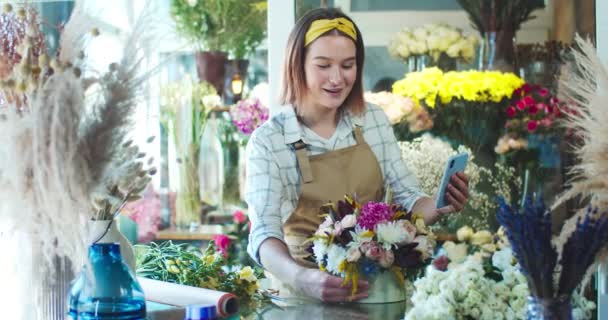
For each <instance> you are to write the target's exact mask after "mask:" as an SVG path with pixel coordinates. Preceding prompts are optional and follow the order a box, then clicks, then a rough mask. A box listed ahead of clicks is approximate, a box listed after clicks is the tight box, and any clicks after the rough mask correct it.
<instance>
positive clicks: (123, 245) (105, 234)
mask: <svg viewBox="0 0 608 320" xmlns="http://www.w3.org/2000/svg"><path fill="white" fill-rule="evenodd" d="M89 232H90V235H91V238H90V243H118V245H119V246H120V255H121V256H122V257H123V259H124V261H125V263H126V264H127V266H128V267H129V269H130V270H131V271H132V272H135V253H134V251H133V245H132V244H131V242H129V240H128V239H127V238H126V237H125V236H124V235H123V234H122V233H121V232H120V230H119V229H118V218H116V219H114V220H90V221H89Z"/></svg>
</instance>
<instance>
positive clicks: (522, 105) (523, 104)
mask: <svg viewBox="0 0 608 320" xmlns="http://www.w3.org/2000/svg"><path fill="white" fill-rule="evenodd" d="M525 108H526V102H525V101H524V100H519V101H517V109H519V110H524V109H525Z"/></svg>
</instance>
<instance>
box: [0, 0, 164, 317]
mask: <svg viewBox="0 0 608 320" xmlns="http://www.w3.org/2000/svg"><path fill="white" fill-rule="evenodd" d="M144 12H146V14H142V15H141V16H140V17H139V19H138V21H137V22H136V24H135V26H134V27H133V28H132V29H131V30H130V34H129V37H128V38H127V39H125V42H124V43H125V44H126V46H125V48H124V51H123V59H122V61H120V62H118V63H115V64H112V65H111V66H110V67H109V68H108V71H107V72H104V73H102V75H101V76H100V77H98V78H92V79H87V80H86V81H85V80H83V79H82V78H80V74H79V72H75V71H76V68H77V67H78V66H76V64H73V63H72V64H69V62H70V60H69V59H73V58H74V57H76V56H78V57H79V58H80V54H79V53H80V52H83V51H84V49H85V48H84V46H85V42H86V39H87V37H86V36H85V34H86V33H88V32H89V31H90V30H91V29H90V28H89V27H88V25H87V22H86V21H87V18H86V13H85V12H84V11H83V10H82V4H81V3H77V4H76V7H75V9H74V11H73V13H72V16H71V18H70V21H69V22H68V24H67V25H66V27H65V29H64V30H63V33H62V35H61V39H62V41H61V45H62V47H61V49H60V52H62V56H61V58H60V59H61V62H60V64H62V66H61V67H60V68H55V70H54V72H53V73H52V75H50V76H48V77H40V81H39V83H38V84H37V88H36V90H32V91H30V92H29V93H28V95H27V101H28V103H27V108H26V109H25V111H23V110H22V108H20V107H21V106H15V105H9V106H8V108H5V109H3V110H2V114H0V191H1V192H0V204H1V205H0V221H1V222H2V223H1V224H0V245H10V246H12V247H14V246H19V248H20V249H19V253H20V254H19V255H18V256H16V257H15V259H14V261H11V262H9V264H10V265H11V266H10V267H8V269H9V270H0V271H7V272H0V283H3V284H8V285H7V286H5V287H4V288H3V290H5V292H9V293H10V294H11V295H12V297H11V298H12V300H14V301H13V303H11V304H10V305H6V306H4V305H3V306H2V307H1V308H2V310H3V313H4V315H5V316H7V317H8V318H11V319H48V318H51V317H53V316H54V315H52V314H49V313H48V309H44V308H45V303H46V302H45V301H44V299H46V298H47V297H48V296H49V294H52V293H53V292H49V287H47V286H46V284H47V283H48V281H46V280H48V279H51V280H52V279H55V278H57V276H58V272H59V273H61V272H63V271H65V269H67V268H68V267H69V266H70V265H71V266H72V268H73V270H72V271H74V272H76V271H78V270H77V269H79V268H80V266H81V264H82V259H83V258H84V257H85V256H86V249H87V246H88V243H87V241H88V240H89V235H88V231H87V222H88V221H89V220H90V219H91V215H92V201H91V196H92V195H93V194H94V192H95V190H96V189H98V188H99V187H100V185H103V184H104V183H105V181H104V179H105V178H106V177H108V176H111V171H112V168H113V167H112V162H113V161H114V160H115V158H116V157H117V155H119V152H120V150H121V148H122V145H123V143H124V141H123V140H124V139H125V137H126V135H127V133H128V132H129V130H131V127H132V115H133V113H134V110H135V108H136V105H137V102H138V99H139V98H141V95H142V91H141V88H142V87H143V85H144V81H145V80H146V79H147V78H148V74H141V73H140V72H139V67H140V65H141V61H142V53H141V50H142V48H144V47H145V45H146V44H147V42H148V41H149V40H150V39H151V33H152V32H153V31H152V30H153V29H152V28H150V26H149V25H148V24H149V23H152V22H151V20H150V19H149V15H148V14H149V12H152V11H151V9H150V8H149V7H147V8H146V9H144ZM88 20H90V19H88ZM91 83H95V84H96V85H97V86H98V88H99V89H98V91H97V94H98V95H97V99H94V100H93V101H92V104H90V105H89V104H88V103H87V101H88V100H86V99H85V92H84V91H85V87H86V86H88V85H90V84H91ZM65 261H67V264H64V262H65ZM70 262H71V263H70ZM5 268H6V267H5ZM51 282H52V281H51ZM63 298H64V299H65V297H63ZM59 307H60V310H59V311H58V312H59V314H61V313H62V312H65V310H61V307H65V305H64V306H59ZM63 314H65V313H63Z"/></svg>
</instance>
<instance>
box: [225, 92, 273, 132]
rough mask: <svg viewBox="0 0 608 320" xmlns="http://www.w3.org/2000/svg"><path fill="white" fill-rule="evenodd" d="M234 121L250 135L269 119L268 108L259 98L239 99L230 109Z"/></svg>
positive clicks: (241, 129) (240, 129) (242, 130)
mask: <svg viewBox="0 0 608 320" xmlns="http://www.w3.org/2000/svg"><path fill="white" fill-rule="evenodd" d="M230 115H231V116H232V123H233V124H234V125H235V126H236V127H237V128H238V129H239V131H241V132H242V133H243V134H246V135H250V134H251V133H253V131H254V130H255V129H257V127H259V126H260V125H262V123H264V122H265V121H266V120H268V109H267V108H266V107H265V106H264V105H262V103H261V102H260V100H258V99H247V100H241V101H239V102H238V103H237V104H236V105H235V106H234V107H232V109H231V110H230Z"/></svg>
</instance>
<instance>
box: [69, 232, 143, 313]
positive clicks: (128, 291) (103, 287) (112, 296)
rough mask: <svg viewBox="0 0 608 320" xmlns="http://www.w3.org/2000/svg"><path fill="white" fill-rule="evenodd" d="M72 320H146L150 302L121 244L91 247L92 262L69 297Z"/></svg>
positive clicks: (71, 290) (82, 273) (86, 266)
mask: <svg viewBox="0 0 608 320" xmlns="http://www.w3.org/2000/svg"><path fill="white" fill-rule="evenodd" d="M68 307H69V310H68V315H69V317H70V319H73V320H80V319H83V320H84V319H87V320H109V319H116V320H139V319H146V301H145V298H144V293H143V290H142V289H141V286H140V285H139V283H138V282H137V278H136V277H135V274H134V273H133V272H132V271H131V270H129V268H128V267H127V265H126V264H125V263H124V261H123V259H122V256H121V254H120V247H119V245H118V244H117V243H96V244H93V245H91V246H90V247H89V259H88V263H87V265H85V267H84V268H83V270H82V272H81V273H80V275H79V277H78V278H77V279H76V280H75V281H74V282H73V284H72V287H71V289H70V294H69V304H68Z"/></svg>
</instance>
